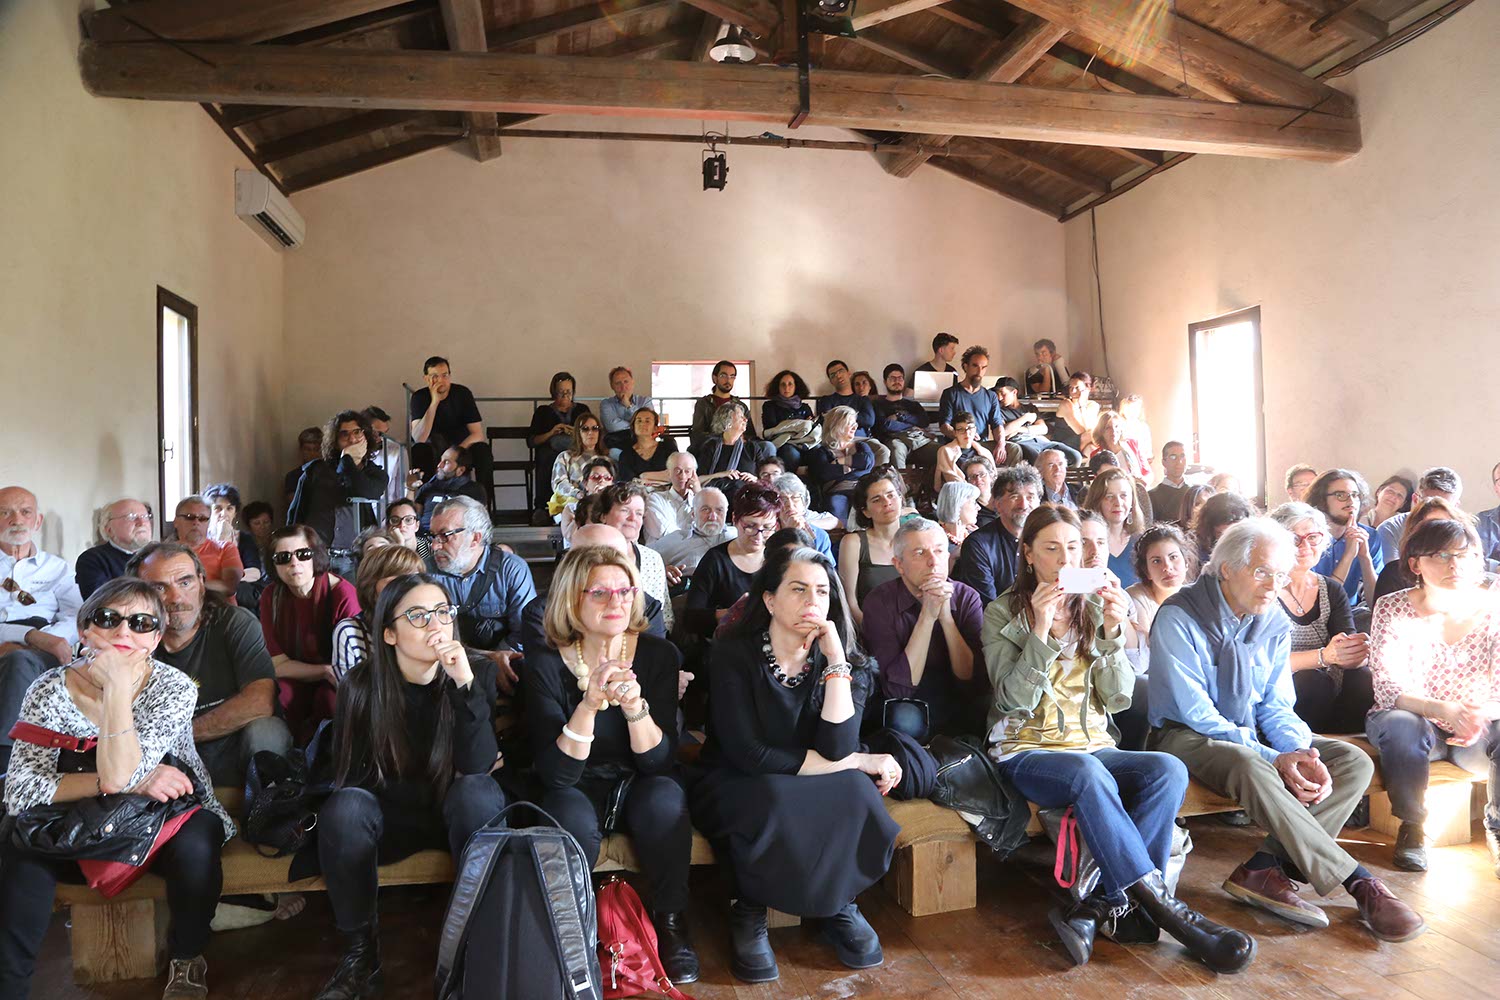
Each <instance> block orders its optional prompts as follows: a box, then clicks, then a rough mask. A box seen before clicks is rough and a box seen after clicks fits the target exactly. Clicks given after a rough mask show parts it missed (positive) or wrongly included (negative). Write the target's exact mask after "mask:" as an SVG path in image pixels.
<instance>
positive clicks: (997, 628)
mask: <svg viewBox="0 0 1500 1000" xmlns="http://www.w3.org/2000/svg"><path fill="white" fill-rule="evenodd" d="M1020 553H1021V565H1020V569H1019V572H1018V573H1017V575H1016V581H1015V583H1014V585H1013V586H1012V587H1011V588H1010V589H1009V590H1008V591H1006V592H1005V593H1003V594H1001V595H1000V596H999V598H998V599H996V600H995V601H993V602H992V603H991V604H990V606H989V607H988V608H986V609H985V613H984V629H983V631H982V633H981V636H982V639H983V643H984V660H985V666H986V668H987V669H988V671H989V676H990V683H991V686H992V688H993V690H994V696H993V697H994V701H993V703H992V704H991V706H990V714H989V727H990V728H989V736H988V743H989V745H990V754H991V756H993V757H994V758H995V759H996V760H997V761H998V762H999V767H1000V770H1001V771H1003V772H1004V773H1005V775H1006V777H1007V778H1009V779H1010V781H1011V782H1012V783H1013V784H1014V785H1015V787H1016V789H1017V790H1018V791H1020V793H1021V794H1022V795H1024V796H1026V798H1027V799H1028V800H1029V801H1031V802H1035V803H1036V804H1037V805H1039V806H1041V807H1042V808H1047V809H1050V808H1062V807H1066V806H1071V807H1072V809H1073V814H1074V816H1075V817H1076V819H1077V823H1078V830H1079V832H1080V833H1081V834H1082V837H1083V839H1084V841H1085V842H1086V843H1087V844H1088V847H1089V850H1090V851H1091V852H1092V854H1093V856H1094V859H1095V861H1096V862H1097V863H1098V865H1099V887H1098V889H1097V890H1096V891H1095V892H1094V894H1093V895H1091V896H1089V897H1087V898H1086V899H1084V900H1083V901H1082V902H1080V903H1076V904H1073V905H1072V906H1071V907H1070V908H1068V909H1063V908H1058V909H1055V910H1053V912H1052V913H1051V915H1050V916H1051V920H1052V925H1053V927H1055V928H1056V929H1057V932H1058V935H1059V936H1060V937H1061V938H1062V941H1063V945H1064V947H1065V948H1066V949H1067V951H1068V954H1069V955H1070V956H1072V959H1073V961H1074V963H1075V964H1078V965H1082V964H1083V963H1084V962H1087V961H1088V960H1089V956H1090V955H1091V954H1092V953H1093V946H1094V937H1095V934H1096V933H1097V932H1099V931H1101V930H1102V931H1104V933H1106V934H1107V935H1109V936H1111V937H1113V938H1114V939H1115V940H1116V941H1119V942H1121V943H1144V942H1154V941H1156V940H1157V938H1158V937H1159V932H1160V930H1162V929H1165V930H1166V931H1167V932H1168V933H1169V934H1171V935H1172V936H1173V937H1175V938H1176V939H1177V940H1178V941H1180V942H1182V944H1183V945H1184V946H1185V947H1186V948H1187V949H1188V951H1190V952H1191V953H1192V954H1193V955H1194V956H1195V957H1197V958H1198V959H1200V960H1202V961H1203V962H1204V963H1205V964H1206V965H1208V966H1209V967H1210V968H1212V969H1214V970H1215V971H1217V972H1226V973H1227V972H1238V971H1240V970H1241V969H1243V968H1245V967H1246V966H1247V965H1249V964H1250V960H1251V959H1252V958H1253V957H1254V955H1255V942H1254V941H1253V940H1252V939H1251V938H1249V937H1248V936H1246V935H1244V934H1241V933H1239V932H1238V931H1234V930H1230V929H1228V928H1225V927H1221V926H1219V925H1218V924H1215V923H1213V922H1212V921H1210V920H1208V919H1207V918H1205V917H1203V916H1202V915H1201V914H1199V913H1197V912H1195V911H1193V910H1191V909H1189V908H1188V907H1187V906H1185V905H1183V904H1182V903H1181V902H1179V901H1178V900H1177V899H1175V898H1174V897H1173V896H1172V895H1171V892H1170V891H1169V890H1168V888H1167V885H1166V883H1165V881H1164V880H1163V878H1162V872H1163V871H1165V870H1166V865H1167V857H1168V855H1169V854H1170V853H1171V849H1172V828H1173V822H1174V820H1175V819H1176V816H1177V810H1178V809H1179V808H1181V806H1182V799H1183V795H1184V794H1185V793H1186V791H1187V781H1188V776H1187V769H1186V768H1185V767H1184V766H1183V764H1182V762H1181V761H1180V760H1178V759H1177V758H1176V757H1173V756H1171V755H1169V754H1161V753H1146V752H1136V751H1128V750H1120V749H1118V748H1117V747H1116V745H1115V740H1114V738H1113V737H1112V736H1111V735H1110V733H1109V730H1108V724H1109V715H1108V713H1110V712H1118V711H1120V710H1122V709H1124V708H1127V707H1128V706H1129V705H1130V698H1131V692H1132V690H1133V688H1134V686H1135V671H1134V670H1133V669H1132V668H1131V666H1130V661H1129V660H1128V659H1126V656H1125V620H1126V616H1127V614H1128V613H1129V608H1130V599H1129V598H1128V597H1127V596H1126V594H1125V591H1124V590H1122V589H1121V588H1120V584H1119V581H1118V580H1117V579H1114V578H1113V574H1111V575H1110V576H1109V577H1107V578H1106V580H1105V585H1104V586H1102V587H1099V588H1098V589H1097V590H1095V591H1092V592H1090V593H1087V594H1080V593H1069V592H1068V591H1069V590H1072V589H1075V588H1076V584H1075V583H1074V582H1073V578H1075V577H1077V576H1078V574H1079V571H1080V570H1079V568H1080V564H1081V562H1082V536H1081V534H1080V532H1079V522H1078V515H1077V514H1075V513H1074V512H1073V511H1071V510H1068V509H1066V508H1062V507H1054V506H1050V505H1049V506H1043V507H1039V508H1038V509H1037V510H1035V511H1033V512H1032V514H1031V516H1030V517H1028V518H1027V519H1026V525H1025V527H1024V528H1023V529H1022V531H1021V548H1020ZM1064 570H1069V572H1068V573H1067V576H1068V577H1069V580H1068V583H1067V584H1065V583H1064V581H1063V579H1062V577H1063V575H1064V573H1063V571H1064ZM1081 572H1083V573H1088V572H1090V571H1087V570H1082V571H1081ZM1093 572H1095V573H1097V571H1093ZM1093 582H1098V581H1097V580H1095V581H1093Z"/></svg>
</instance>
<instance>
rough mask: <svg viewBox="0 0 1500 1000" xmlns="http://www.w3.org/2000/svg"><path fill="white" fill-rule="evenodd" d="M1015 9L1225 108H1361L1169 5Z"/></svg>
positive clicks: (1056, 3) (1032, 1)
mask: <svg viewBox="0 0 1500 1000" xmlns="http://www.w3.org/2000/svg"><path fill="white" fill-rule="evenodd" d="M1011 3H1012V4H1013V5H1014V6H1016V7H1020V8H1021V9H1022V10H1026V11H1029V12H1030V13H1032V14H1035V15H1036V16H1037V17H1040V18H1044V19H1046V20H1048V21H1051V22H1053V23H1054V24H1058V25H1061V26H1063V27H1065V28H1067V29H1068V30H1069V31H1074V32H1077V33H1078V34H1080V35H1083V36H1084V37H1085V38H1090V39H1093V40H1094V41H1096V42H1102V43H1103V44H1105V45H1107V46H1109V47H1110V48H1112V49H1115V50H1116V51H1118V52H1120V53H1122V54H1124V55H1126V56H1129V57H1131V58H1133V59H1139V60H1140V61H1141V62H1143V63H1145V64H1146V65H1148V66H1150V67H1151V68H1152V69H1154V70H1156V71H1158V72H1160V73H1164V74H1166V75H1167V76H1170V77H1174V78H1177V79H1181V80H1183V81H1184V82H1185V83H1187V84H1188V85H1190V86H1192V87H1195V88H1197V89H1198V90H1201V91H1203V92H1204V93H1206V94H1209V95H1211V96H1213V97H1216V98H1218V99H1219V100H1222V101H1253V102H1256V103H1260V104H1281V105H1284V106H1287V107H1294V108H1313V107H1316V108H1318V109H1319V110H1321V111H1326V112H1328V113H1330V114H1339V115H1352V114H1353V113H1354V101H1353V99H1352V98H1350V97H1349V96H1348V95H1347V94H1344V93H1341V92H1339V91H1337V90H1334V89H1333V88H1332V87H1330V86H1328V85H1327V84H1326V83H1322V82H1321V81H1318V80H1314V79H1313V78H1312V77H1310V76H1307V75H1305V74H1303V73H1300V72H1298V71H1297V70H1295V69H1293V68H1292V67H1290V66H1287V65H1286V64H1284V63H1280V62H1277V61H1276V60H1275V59H1272V58H1271V57H1270V56H1268V55H1265V54H1264V53H1262V52H1258V51H1256V50H1255V49H1252V48H1250V47H1249V46H1248V45H1244V44H1242V43H1240V42H1237V41H1235V40H1234V39H1232V38H1227V37H1225V36H1224V35H1221V34H1218V33H1217V32H1214V31H1211V30H1209V29H1208V28H1205V27H1203V26H1202V25H1199V24H1195V23H1193V22H1192V21H1189V20H1188V19H1187V18H1185V17H1179V16H1178V15H1177V14H1176V13H1175V12H1174V10H1173V8H1171V7H1169V6H1167V5H1166V4H1160V5H1155V6H1152V5H1145V4H1104V3H1078V2H1075V0H1011ZM1143 12H1148V13H1147V14H1143ZM1143 18H1144V22H1143Z"/></svg>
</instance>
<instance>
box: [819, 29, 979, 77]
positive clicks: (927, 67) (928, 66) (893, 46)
mask: <svg viewBox="0 0 1500 1000" xmlns="http://www.w3.org/2000/svg"><path fill="white" fill-rule="evenodd" d="M837 37H839V38H843V39H844V40H845V41H849V42H853V43H854V44H856V45H860V46H863V47H864V48H867V49H869V50H870V51H871V52H879V53H880V54H881V55H883V56H885V57H886V58H888V59H894V60H896V61H897V62H899V63H903V64H905V65H907V66H910V67H911V68H912V69H914V70H917V71H918V72H921V73H933V74H936V75H937V76H946V77H952V78H954V79H961V78H962V77H963V75H964V72H963V70H962V68H960V67H959V66H958V65H956V64H954V63H951V62H949V61H948V60H947V59H946V58H945V57H944V56H941V55H939V54H938V53H936V52H928V51H925V50H923V49H919V48H916V47H915V46H912V45H908V44H907V43H905V42H903V41H900V40H898V39H896V38H893V37H891V36H890V35H889V34H887V33H885V32H884V31H880V30H878V29H871V30H870V31H861V32H860V33H859V34H858V35H857V36H855V37H854V38H847V37H845V36H843V35H839V36H837Z"/></svg>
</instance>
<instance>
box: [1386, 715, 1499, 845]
mask: <svg viewBox="0 0 1500 1000" xmlns="http://www.w3.org/2000/svg"><path fill="white" fill-rule="evenodd" d="M1365 735H1366V736H1368V737H1369V739H1370V742H1371V743H1374V744H1375V747H1376V749H1378V750H1379V751H1380V774H1381V777H1382V778H1383V779H1384V780H1385V790H1386V792H1387V793H1388V794H1389V795H1390V797H1391V812H1392V813H1394V814H1395V815H1396V816H1397V817H1398V818H1399V819H1403V820H1406V821H1407V822H1410V823H1422V822H1424V821H1426V819H1427V803H1426V801H1425V799H1426V794H1427V765H1428V764H1429V763H1431V762H1432V761H1435V760H1447V761H1452V762H1453V763H1455V764H1457V765H1458V766H1459V767H1461V768H1463V769H1464V770H1465V771H1468V772H1469V773H1471V774H1488V775H1489V785H1488V786H1487V788H1486V792H1487V794H1488V796H1489V799H1488V801H1486V802H1485V806H1484V825H1485V827H1486V828H1488V829H1490V830H1500V804H1497V801H1496V797H1497V796H1500V722H1491V723H1490V724H1489V725H1488V726H1487V727H1486V728H1485V731H1484V735H1482V736H1481V737H1480V738H1479V740H1478V742H1476V743H1475V744H1474V745H1473V746H1467V747H1455V746H1449V745H1448V742H1447V740H1448V737H1449V736H1450V735H1451V734H1450V733H1447V732H1445V731H1443V730H1442V729H1439V728H1438V727H1437V726H1436V725H1434V724H1433V723H1431V722H1429V721H1428V720H1426V719H1424V718H1423V717H1422V716H1420V715H1416V714H1415V713H1412V712H1405V711H1402V710H1401V709H1399V708H1392V709H1388V710H1387V711H1384V712H1375V713H1373V714H1371V715H1370V717H1369V718H1367V719H1366V720H1365Z"/></svg>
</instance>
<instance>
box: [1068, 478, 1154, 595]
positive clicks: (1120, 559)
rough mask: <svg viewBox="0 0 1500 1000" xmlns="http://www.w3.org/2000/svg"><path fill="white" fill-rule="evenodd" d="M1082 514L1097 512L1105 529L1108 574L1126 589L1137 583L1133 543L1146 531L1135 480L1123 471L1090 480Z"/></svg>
mask: <svg viewBox="0 0 1500 1000" xmlns="http://www.w3.org/2000/svg"><path fill="white" fill-rule="evenodd" d="M1083 507H1084V509H1086V510H1093V511H1098V512H1099V513H1100V514H1101V515H1103V517H1104V523H1105V524H1107V525H1108V526H1109V570H1110V572H1111V573H1113V574H1114V575H1115V576H1116V577H1118V578H1119V580H1120V586H1122V587H1129V586H1131V585H1132V584H1134V583H1137V582H1138V581H1139V577H1137V576H1136V573H1135V541H1136V539H1137V538H1139V537H1140V535H1141V532H1142V531H1144V530H1146V518H1145V516H1144V515H1143V514H1142V513H1141V508H1140V505H1139V504H1137V503H1136V496H1135V477H1134V476H1132V475H1131V474H1130V473H1128V472H1126V471H1124V470H1123V469H1110V470H1108V471H1107V472H1103V473H1100V474H1099V475H1097V476H1095V477H1094V481H1093V482H1092V483H1090V484H1089V491H1088V494H1087V495H1086V496H1085V497H1084V498H1083Z"/></svg>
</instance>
